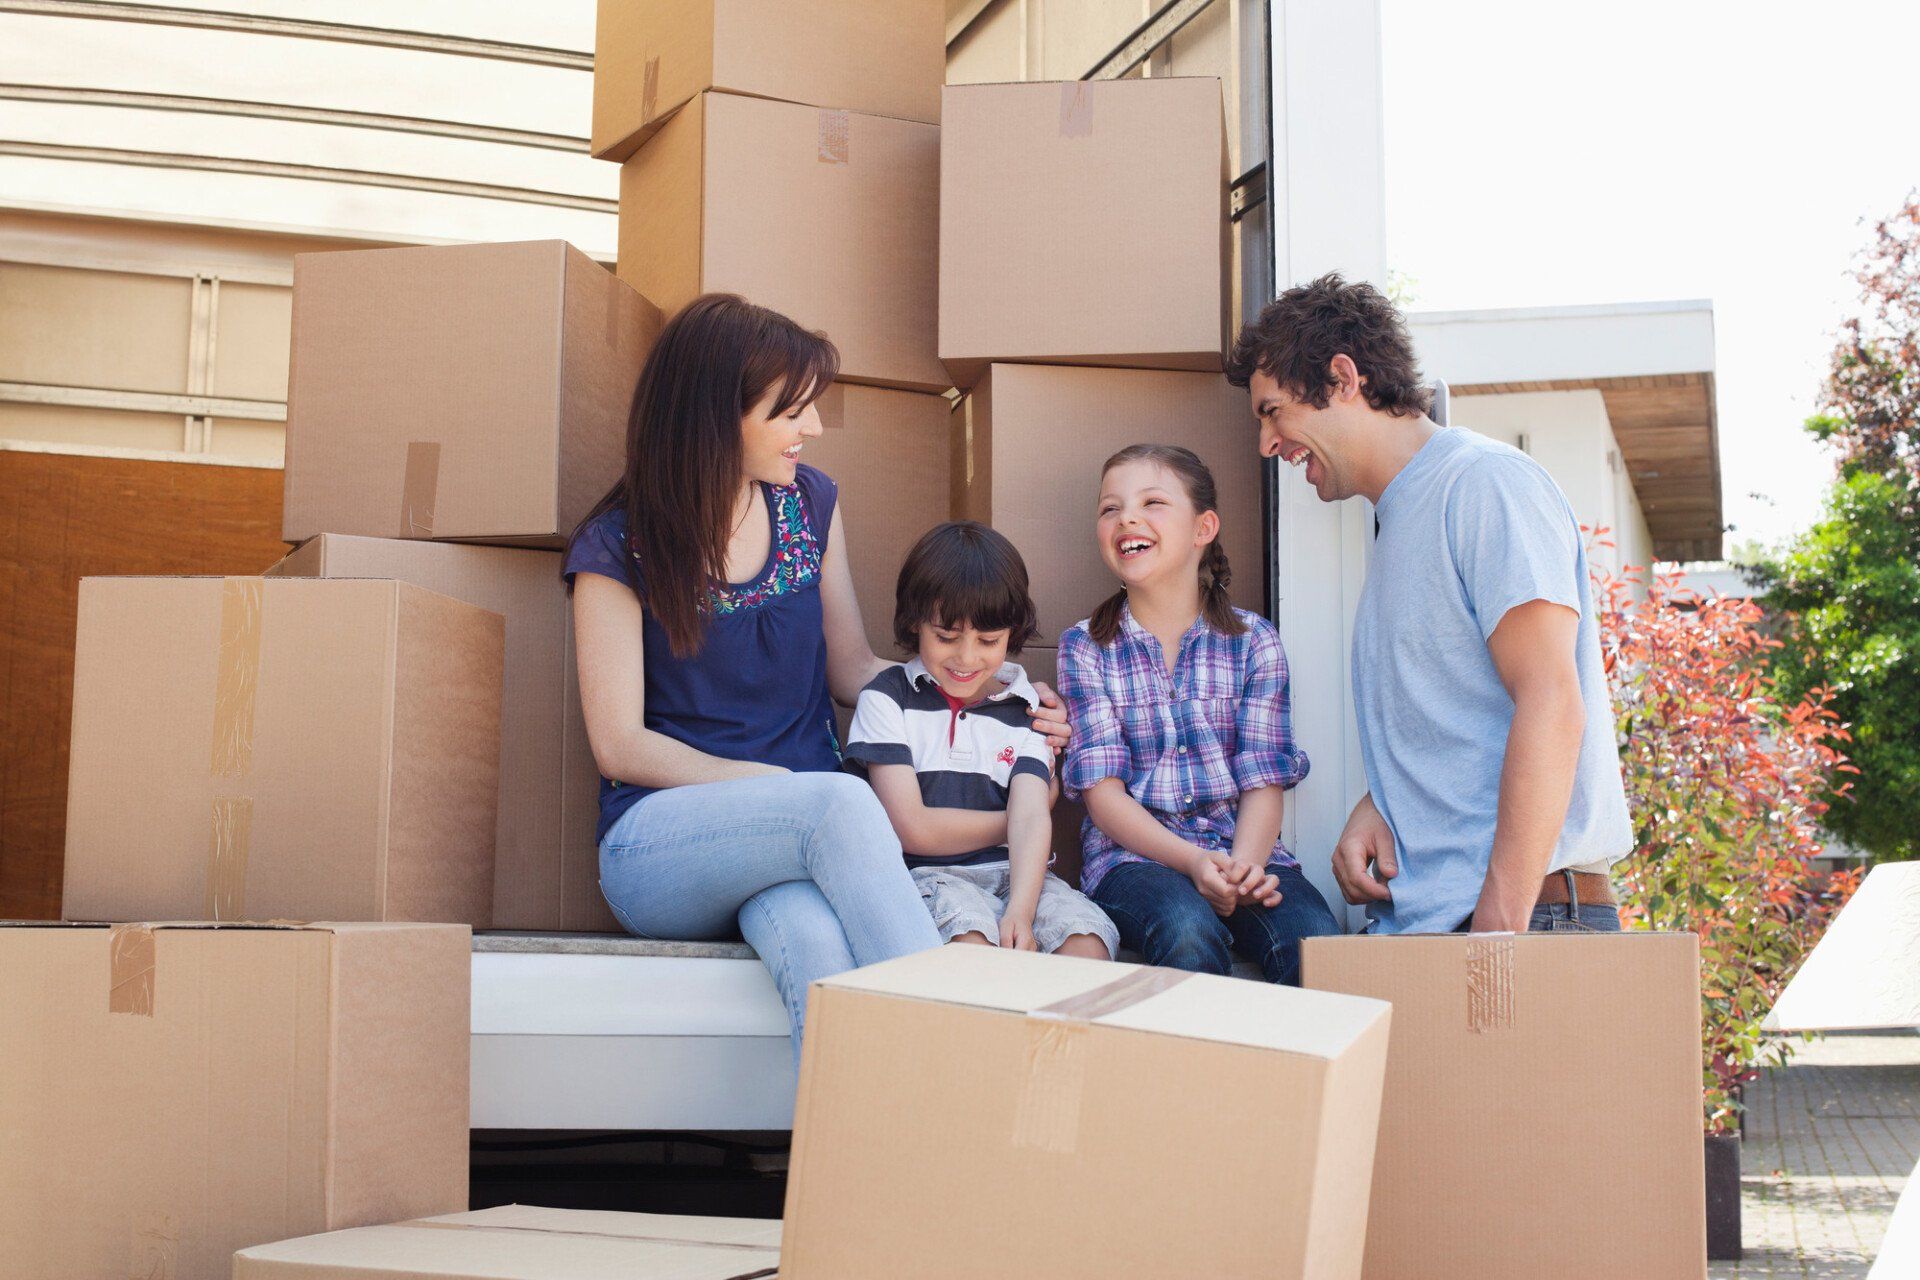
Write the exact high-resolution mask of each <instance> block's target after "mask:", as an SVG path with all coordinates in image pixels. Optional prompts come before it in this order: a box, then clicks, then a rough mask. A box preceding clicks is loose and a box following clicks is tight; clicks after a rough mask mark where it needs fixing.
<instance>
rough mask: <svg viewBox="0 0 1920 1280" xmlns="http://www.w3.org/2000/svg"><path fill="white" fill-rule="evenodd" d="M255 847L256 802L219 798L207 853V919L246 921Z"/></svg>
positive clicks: (243, 799) (240, 797)
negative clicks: (249, 859)
mask: <svg viewBox="0 0 1920 1280" xmlns="http://www.w3.org/2000/svg"><path fill="white" fill-rule="evenodd" d="M252 843H253V798H252V797H251V796H218V797H216V798H215V799H214V802H213V830H212V835H211V836H210V838H209V841H208V849H207V903H206V915H207V919H209V920H241V919H244V918H245V917H246V912H247V854H248V852H249V851H250V849H251V847H252Z"/></svg>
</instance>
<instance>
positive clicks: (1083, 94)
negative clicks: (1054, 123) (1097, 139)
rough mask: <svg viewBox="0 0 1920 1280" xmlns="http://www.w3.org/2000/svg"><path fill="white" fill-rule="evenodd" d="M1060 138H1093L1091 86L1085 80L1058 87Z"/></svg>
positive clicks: (1070, 81)
mask: <svg viewBox="0 0 1920 1280" xmlns="http://www.w3.org/2000/svg"><path fill="white" fill-rule="evenodd" d="M1060 136H1061V137H1063V138H1090V137H1092V136H1093V85H1092V84H1090V83H1089V82H1087V81H1085V80H1069V81H1067V82H1066V83H1065V84H1063V85H1061V86H1060Z"/></svg>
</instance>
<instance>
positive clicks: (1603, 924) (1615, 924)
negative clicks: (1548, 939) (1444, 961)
mask: <svg viewBox="0 0 1920 1280" xmlns="http://www.w3.org/2000/svg"><path fill="white" fill-rule="evenodd" d="M1467 923H1468V924H1469V925H1471V924H1472V923H1473V922H1472V920H1471V919H1469V920H1468V922H1467ZM1527 932H1529V933H1618V932H1620V908H1618V907H1614V906H1607V905H1604V904H1600V903H1585V904H1582V905H1581V906H1580V908H1579V910H1578V912H1577V913H1576V912H1575V910H1574V909H1573V908H1572V907H1569V906H1567V905H1566V904H1565V903H1554V904H1553V905H1551V906H1544V907H1535V908H1534V909H1533V915H1531V916H1530V917H1528V919H1527Z"/></svg>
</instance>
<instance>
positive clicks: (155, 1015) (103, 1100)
mask: <svg viewBox="0 0 1920 1280" xmlns="http://www.w3.org/2000/svg"><path fill="white" fill-rule="evenodd" d="M470 939H471V935H470V934H469V932H468V931H467V930H466V929H464V928H461V927H458V926H451V925H380V924H331V925H287V926H274V927H256V926H246V927H233V926H223V927H215V926H213V925H191V924H189V925H181V924H158V925H121V926H115V927H112V928H105V927H100V926H85V925H58V924H38V925H27V924H13V925H7V926H4V927H0V1027H4V1028H5V1031H4V1033H3V1034H4V1035H5V1037H6V1042H7V1045H8V1048H7V1051H6V1052H0V1133H4V1134H6V1135H7V1136H6V1141H4V1142H0V1187H4V1188H5V1189H6V1194H5V1195H0V1257H3V1258H5V1259H6V1266H5V1270H6V1272H7V1274H8V1275H10V1276H21V1277H26V1276H140V1277H148V1276H164V1277H167V1280H216V1278H218V1280H225V1277H226V1276H228V1275H229V1274H230V1272H231V1268H232V1258H233V1251H234V1250H235V1249H239V1248H243V1247H245V1246H247V1245H254V1244H260V1243H262V1242H264V1241H268V1240H279V1239H284V1238H285V1237H287V1236H290V1235H303V1234H306V1233H309V1232H314V1231H329V1230H333V1229H335V1228H339V1227H355V1226H361V1225H363V1224H366V1223H372V1222H390V1221H392V1220H394V1219H395V1218H407V1217H417V1216H420V1215H423V1214H433V1213H449V1212H456V1211H458V1210H459V1209H460V1208H461V1207H462V1206H464V1205H465V1204H466V1202H467V1159H468V1151H467V1141H468V1139H467V1121H468V1116H467V1087H468V1086H467V1076H468V1062H467V1056H468V1042H469V1037H468V1034H467V1021H468V1005H469V992H468V987H469V981H470V977H469V975H470V973H471V970H472V955H471V941H470Z"/></svg>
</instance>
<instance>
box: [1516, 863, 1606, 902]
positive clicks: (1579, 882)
mask: <svg viewBox="0 0 1920 1280" xmlns="http://www.w3.org/2000/svg"><path fill="white" fill-rule="evenodd" d="M1569 878H1571V879H1572V881H1573V893H1574V894H1575V895H1577V896H1578V897H1579V899H1580V905H1581V906H1583V907H1612V906H1618V905H1619V903H1620V900H1619V899H1618V898H1616V897H1614V896H1613V880H1612V878H1611V877H1608V876H1604V875H1601V874H1600V873H1599V872H1597V871H1549V872H1548V873H1547V878H1546V879H1545V880H1543V881H1541V883H1540V897H1539V898H1538V899H1537V900H1536V903H1535V905H1537V906H1542V907H1556V906H1565V905H1567V903H1569V902H1571V901H1572V898H1571V897H1570V896H1569V895H1568V893H1567V881H1568V879H1569Z"/></svg>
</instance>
